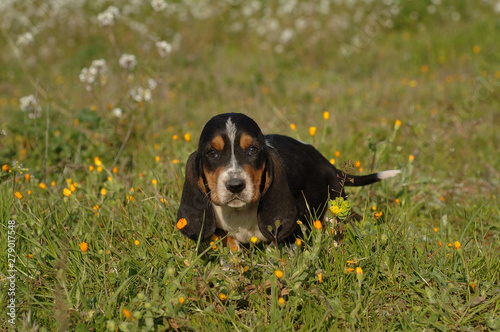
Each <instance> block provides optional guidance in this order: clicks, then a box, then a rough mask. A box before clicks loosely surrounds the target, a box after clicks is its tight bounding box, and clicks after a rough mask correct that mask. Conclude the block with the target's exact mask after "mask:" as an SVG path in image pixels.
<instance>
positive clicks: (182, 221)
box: [176, 218, 187, 230]
mask: <svg viewBox="0 0 500 332" xmlns="http://www.w3.org/2000/svg"><path fill="white" fill-rule="evenodd" d="M186 225H187V220H186V218H181V219H179V221H178V222H177V225H176V226H177V229H179V230H181V229H183V228H184V227H186Z"/></svg>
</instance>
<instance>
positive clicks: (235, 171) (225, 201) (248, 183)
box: [216, 118, 254, 208]
mask: <svg viewBox="0 0 500 332" xmlns="http://www.w3.org/2000/svg"><path fill="white" fill-rule="evenodd" d="M226 131H227V136H228V138H229V144H230V146H231V158H230V160H229V164H228V165H227V166H226V169H225V170H224V171H223V172H221V173H220V175H219V178H218V179H217V188H216V191H217V196H218V198H219V202H218V203H219V204H221V205H227V206H226V208H242V207H244V206H246V205H247V204H248V203H249V202H250V201H251V200H252V197H253V194H254V192H253V190H254V186H253V184H252V179H251V178H250V176H249V175H248V174H247V173H246V172H245V171H244V170H243V167H241V165H238V161H237V160H236V156H235V149H236V146H235V143H236V131H237V128H236V125H235V124H234V123H233V121H231V118H229V119H227V121H226ZM231 178H238V179H241V180H243V181H245V189H243V191H241V192H240V193H237V194H234V193H232V192H230V191H229V190H228V189H227V188H226V183H227V181H229V180H230V179H231Z"/></svg>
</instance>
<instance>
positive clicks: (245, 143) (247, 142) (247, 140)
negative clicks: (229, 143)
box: [240, 134, 253, 150]
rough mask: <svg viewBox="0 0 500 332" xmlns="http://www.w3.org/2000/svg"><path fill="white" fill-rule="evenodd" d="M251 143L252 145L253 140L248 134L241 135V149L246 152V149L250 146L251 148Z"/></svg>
mask: <svg viewBox="0 0 500 332" xmlns="http://www.w3.org/2000/svg"><path fill="white" fill-rule="evenodd" d="M252 143H253V138H252V136H250V135H248V134H243V135H241V137H240V147H241V148H242V149H243V150H246V149H248V148H249V147H250V146H252Z"/></svg>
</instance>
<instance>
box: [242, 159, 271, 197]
mask: <svg viewBox="0 0 500 332" xmlns="http://www.w3.org/2000/svg"><path fill="white" fill-rule="evenodd" d="M265 168H266V164H265V163H264V165H262V167H261V168H259V169H255V168H253V167H252V166H250V165H245V166H243V169H244V171H245V173H247V174H248V175H249V176H250V179H251V180H250V181H251V182H252V186H253V188H252V192H253V195H252V201H251V203H255V202H257V201H258V200H259V199H260V190H259V189H260V188H259V187H260V183H261V180H262V175H263V174H264V169H265ZM268 181H269V180H268V177H266V188H265V190H267V186H268Z"/></svg>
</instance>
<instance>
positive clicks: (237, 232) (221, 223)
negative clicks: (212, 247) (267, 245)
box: [212, 203, 268, 243]
mask: <svg viewBox="0 0 500 332" xmlns="http://www.w3.org/2000/svg"><path fill="white" fill-rule="evenodd" d="M212 206H213V208H214V212H215V220H216V225H217V227H218V228H220V229H222V230H224V231H226V232H227V233H228V235H229V236H231V237H232V238H234V239H235V240H237V241H239V242H241V243H250V239H251V238H252V237H253V236H255V237H256V238H257V239H258V242H260V241H265V242H267V241H268V240H267V239H266V237H265V236H264V235H262V233H261V232H260V229H259V222H258V220H257V208H258V206H259V204H258V203H254V204H252V205H249V206H246V207H245V208H241V209H237V208H231V207H228V206H220V205H215V204H213V203H212Z"/></svg>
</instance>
